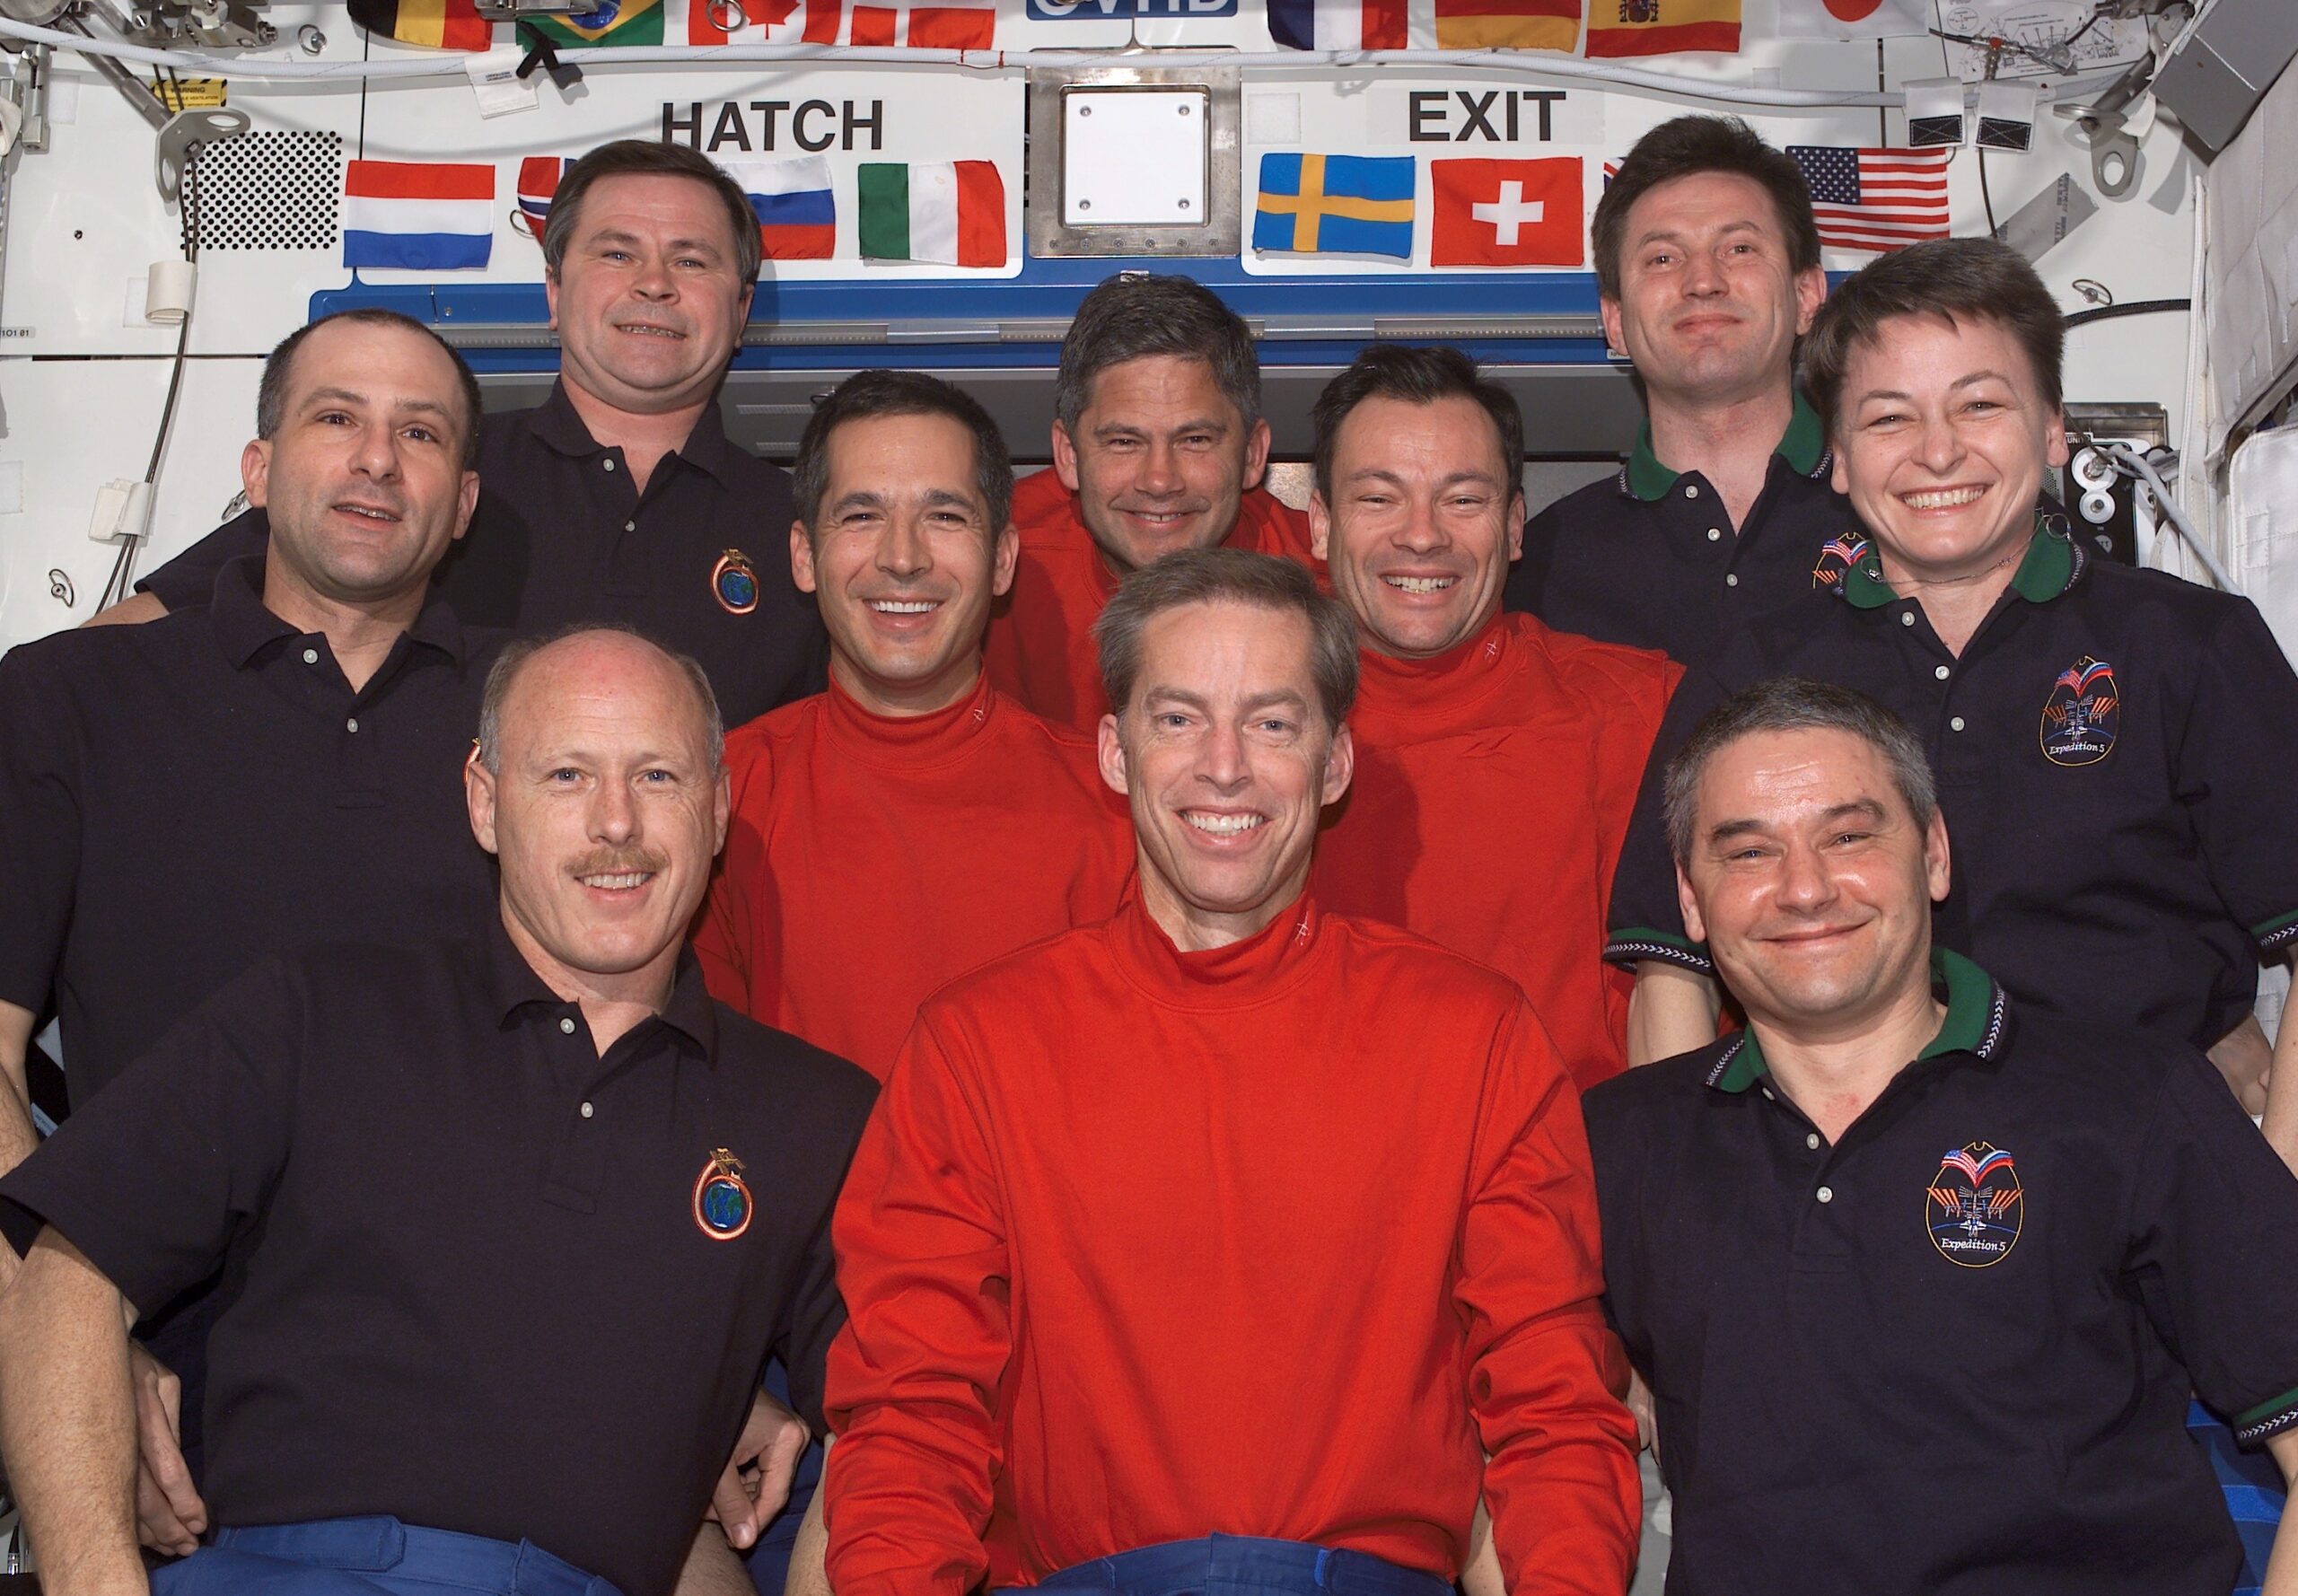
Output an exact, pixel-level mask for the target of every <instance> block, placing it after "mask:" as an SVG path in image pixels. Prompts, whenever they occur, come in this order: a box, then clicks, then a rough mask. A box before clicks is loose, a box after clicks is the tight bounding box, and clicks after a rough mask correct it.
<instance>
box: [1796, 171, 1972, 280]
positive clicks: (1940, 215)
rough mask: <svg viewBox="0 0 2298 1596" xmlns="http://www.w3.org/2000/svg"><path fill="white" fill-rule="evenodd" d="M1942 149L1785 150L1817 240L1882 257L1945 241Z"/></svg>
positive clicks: (1945, 218) (1945, 202) (1945, 223)
mask: <svg viewBox="0 0 2298 1596" xmlns="http://www.w3.org/2000/svg"><path fill="white" fill-rule="evenodd" d="M1787 153H1788V154H1789V155H1790V156H1792V157H1793V158H1794V162H1795V164H1796V165H1797V166H1799V167H1801V168H1802V172H1803V181H1804V183H1805V185H1806V186H1807V187H1809V188H1810V189H1811V214H1812V215H1813V216H1814V217H1816V218H1817V219H1818V221H1819V224H1820V243H1822V244H1825V245H1827V246H1828V247H1829V248H1830V249H1836V250H1867V251H1869V252H1870V253H1873V254H1879V255H1880V254H1882V253H1884V252H1886V251H1888V250H1903V249H1905V248H1906V247H1907V246H1908V245H1909V244H1915V243H1921V242H1922V241H1924V240H1925V239H1933V238H1945V237H1946V236H1947V232H1948V227H1947V157H1948V156H1949V155H1950V154H1951V153H1952V151H1951V150H1949V149H1946V148H1940V149H1930V150H1881V149H1871V150H1862V149H1851V148H1847V147H1845V146H1842V145H1788V146H1787Z"/></svg>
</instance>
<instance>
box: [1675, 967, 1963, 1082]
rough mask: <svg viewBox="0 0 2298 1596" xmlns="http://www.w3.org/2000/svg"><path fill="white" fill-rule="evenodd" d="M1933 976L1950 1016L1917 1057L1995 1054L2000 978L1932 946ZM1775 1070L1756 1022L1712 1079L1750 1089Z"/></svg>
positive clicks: (1918, 1059) (1740, 1039)
mask: <svg viewBox="0 0 2298 1596" xmlns="http://www.w3.org/2000/svg"><path fill="white" fill-rule="evenodd" d="M1931 980H1932V984H1933V985H1934V986H1943V987H1946V988H1947V1017H1946V1018H1945V1019H1944V1020H1943V1021H1941V1022H1940V1023H1939V1034H1938V1035H1936V1036H1934V1037H1933V1038H1932V1039H1931V1045H1930V1046H1928V1047H1926V1048H1924V1049H1923V1051H1922V1052H1920V1053H1918V1054H1916V1056H1915V1058H1916V1062H1917V1063H1920V1062H1922V1061H1923V1060H1924V1059H1926V1058H1937V1057H1940V1056H1941V1055H1942V1054H1946V1053H1969V1054H1972V1055H1974V1056H1976V1057H1980V1058H1992V1057H1994V1056H1995V1047H1996V1045H1997V1044H1998V1043H1999V1042H2001V1041H2002V1039H2003V993H2002V989H2001V988H2000V987H1997V986H1995V980H1994V978H1993V977H1991V976H1989V975H1988V974H1987V972H1986V971H1985V970H1983V969H1980V968H1979V967H1978V965H1976V964H1973V963H1972V962H1971V961H1970V960H1968V959H1966V958H1964V957H1963V956H1962V955H1961V954H1960V953H1957V952H1954V951H1951V950H1949V949H1946V948H1934V949H1932V950H1931ZM1770 1073H1771V1066H1770V1065H1768V1064H1767V1063H1766V1062H1765V1061H1764V1057H1763V1045H1762V1044H1761V1043H1760V1042H1759V1041H1757V1040H1756V1032H1755V1027H1753V1026H1750V1027H1749V1028H1748V1029H1747V1030H1743V1031H1741V1033H1740V1038H1739V1040H1738V1041H1736V1042H1734V1043H1733V1044H1732V1050H1731V1051H1730V1052H1729V1053H1726V1054H1725V1055H1724V1056H1723V1057H1722V1058H1721V1059H1719V1060H1718V1061H1717V1064H1716V1069H1715V1074H1712V1075H1711V1076H1709V1078H1708V1082H1707V1083H1708V1084H1709V1085H1710V1086H1713V1087H1715V1089H1716V1090H1717V1091H1718V1092H1745V1091H1746V1090H1747V1089H1748V1088H1749V1087H1750V1086H1752V1085H1754V1084H1755V1083H1757V1082H1758V1081H1759V1080H1760V1079H1762V1078H1763V1077H1764V1076H1765V1075H1767V1074H1770Z"/></svg>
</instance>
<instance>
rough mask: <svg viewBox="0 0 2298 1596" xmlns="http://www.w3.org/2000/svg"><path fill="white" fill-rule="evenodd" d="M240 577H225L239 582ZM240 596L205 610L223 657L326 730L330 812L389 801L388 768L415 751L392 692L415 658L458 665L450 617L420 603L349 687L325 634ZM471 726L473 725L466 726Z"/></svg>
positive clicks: (459, 642)
mask: <svg viewBox="0 0 2298 1596" xmlns="http://www.w3.org/2000/svg"><path fill="white" fill-rule="evenodd" d="M260 569H261V566H260V564H258V565H256V566H250V567H247V568H245V570H244V572H243V576H244V579H245V580H246V581H252V580H255V579H256V574H257V573H258V572H259V571H260ZM228 579H229V580H232V581H233V582H242V574H234V575H232V576H230V577H229V578H228ZM242 584H243V583H242ZM243 597H244V595H242V594H241V593H239V592H236V591H235V590H226V592H225V595H224V601H223V602H221V603H219V604H218V605H216V606H215V609H213V610H212V611H211V612H210V613H211V614H212V616H213V618H214V620H215V636H216V641H217V642H218V643H219V644H221V645H223V648H224V658H225V659H226V660H227V661H229V662H230V663H231V665H232V669H234V670H237V671H249V672H250V673H252V674H253V675H254V676H255V677H256V678H257V680H260V681H261V682H262V683H263V684H264V685H265V686H266V687H267V688H270V689H271V690H272V691H273V692H275V693H276V694H278V696H279V697H280V699H281V701H282V702H283V703H284V704H285V706H287V707H288V709H289V710H290V711H291V712H293V713H295V714H298V715H308V716H310V717H311V719H312V720H313V721H315V722H316V723H318V724H320V725H321V726H326V727H329V728H331V729H332V731H331V736H330V737H329V743H330V744H331V752H332V758H331V759H330V760H329V766H328V775H327V782H328V785H329V787H330V788H331V789H332V793H333V800H332V801H333V805H334V807H335V808H337V809H375V808H381V807H382V805H384V804H385V803H386V802H389V799H388V798H387V796H386V792H387V787H388V784H389V781H390V773H391V771H392V770H393V768H394V767H395V766H397V765H398V764H399V762H401V761H404V760H405V759H408V758H410V757H412V756H413V755H414V753H415V751H416V750H415V749H414V747H413V745H412V744H411V742H410V741H408V740H407V739H405V738H402V737H400V736H399V731H400V727H399V716H398V715H397V713H396V712H395V707H394V706H393V705H392V704H391V701H390V700H391V697H392V688H393V687H394V686H395V684H396V683H397V682H398V680H399V679H400V677H402V676H403V675H404V674H405V673H406V672H407V671H410V670H413V669H416V668H417V660H416V658H415V656H416V655H417V654H419V653H425V652H428V653H432V654H434V656H437V657H438V658H440V659H441V660H443V662H446V663H447V664H449V665H451V666H453V667H455V668H460V667H461V665H462V663H463V639H462V631H461V628H460V627H459V626H457V625H456V623H455V619H454V616H453V614H452V611H450V610H449V609H448V608H447V607H446V606H445V605H443V604H440V603H436V602H434V603H431V604H427V605H425V607H424V609H423V612H422V613H421V614H420V615H418V616H417V618H416V621H415V624H414V625H413V626H412V627H409V628H408V630H407V631H405V632H403V633H401V634H400V635H399V638H398V640H397V641H396V642H394V643H393V644H392V645H391V649H390V653H388V654H387V655H385V656H384V658H383V662H382V664H381V665H379V666H377V667H376V669H375V672H374V674H373V675H372V676H370V677H369V678H368V679H367V680H366V681H365V682H364V683H363V684H362V685H360V686H359V687H357V688H354V687H353V686H352V685H351V681H350V679H349V678H348V677H346V676H345V675H344V673H343V666H342V664H341V663H340V662H338V660H337V659H336V657H335V650H334V649H333V648H332V647H331V646H330V645H329V642H328V638H327V634H326V633H324V632H300V633H299V632H297V631H296V630H295V628H294V627H291V626H289V625H288V624H287V623H286V622H285V621H284V620H281V619H280V618H278V617H277V616H276V615H274V614H272V613H271V611H269V610H268V609H264V608H262V607H261V605H260V604H257V605H252V606H251V605H249V604H247V603H245V602H243V601H241V600H242V598H243ZM471 729H472V731H473V732H476V731H477V730H478V727H477V725H476V724H475V723H474V725H473V726H472V728H471Z"/></svg>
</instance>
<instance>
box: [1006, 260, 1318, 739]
mask: <svg viewBox="0 0 2298 1596" xmlns="http://www.w3.org/2000/svg"><path fill="white" fill-rule="evenodd" d="M1267 464H1268V423H1267V421H1266V420H1264V419H1263V418H1262V417H1261V414H1260V363H1259V361H1258V360H1257V359H1256V358H1255V357H1254V355H1253V341H1252V334H1251V333H1250V331H1248V330H1247V329H1246V327H1245V324H1244V321H1243V320H1241V318H1240V317H1239V316H1238V315H1237V313H1236V312H1235V311H1232V310H1230V309H1229V307H1228V306H1226V305H1224V304H1223V303H1221V301H1220V299H1219V298H1218V297H1217V296H1215V294H1214V293H1213V291H1212V290H1211V289H1209V288H1206V286H1205V285H1202V284H1200V283H1198V282H1196V281H1195V280H1194V279H1192V278H1188V277H1181V276H1150V275H1148V274H1145V273H1142V272H1119V273H1118V275H1117V276H1113V277H1110V278H1109V279H1108V280H1107V281H1105V282H1103V283H1102V284H1101V285H1100V286H1099V287H1097V288H1095V289H1094V290H1093V291H1092V293H1091V294H1087V295H1086V296H1085V298H1084V300H1083V303H1080V304H1079V305H1078V307H1077V315H1076V319H1075V320H1074V321H1072V322H1071V323H1070V327H1069V332H1068V335H1067V336H1066V338H1063V339H1062V341H1061V369H1060V372H1059V374H1058V376H1057V379H1056V382H1055V387H1054V422H1053V469H1051V470H1049V471H1039V472H1038V473H1036V474H1035V475H1033V476H1031V477H1028V478H1024V479H1023V480H1022V483H1021V484H1020V486H1019V487H1016V488H1015V489H1014V493H1013V524H1014V526H1015V527H1016V528H1017V529H1018V530H1019V531H1020V533H1021V553H1020V557H1019V559H1018V561H1017V563H1016V566H1015V568H1014V574H1013V592H1012V593H1011V595H1010V596H1009V597H1008V599H1007V600H1006V601H1005V602H1004V604H1003V605H1002V606H1000V607H999V608H998V609H996V610H995V611H993V613H992V616H991V619H990V625H989V642H988V647H987V653H986V655H985V658H986V659H987V664H988V670H989V680H990V683H991V685H992V686H994V687H996V688H997V690H998V691H999V692H1002V693H1004V694H1006V695H1007V696H1008V697H1013V698H1017V699H1019V700H1020V701H1021V702H1022V704H1023V705H1025V706H1028V707H1029V708H1030V709H1032V710H1034V711H1035V712H1037V713H1038V714H1039V715H1043V716H1045V717H1046V719H1048V720H1049V721H1054V722H1056V723H1059V724H1062V725H1066V726H1074V727H1075V728H1077V729H1078V730H1080V731H1082V732H1085V733H1086V734H1087V735H1089V736H1090V735H1092V732H1093V730H1094V728H1095V726H1096V725H1097V724H1099V723H1100V721H1101V715H1102V714H1103V712H1104V711H1106V710H1107V709H1108V707H1109V706H1108V705H1107V703H1105V702H1104V701H1103V699H1102V697H1101V670H1100V666H1099V663H1098V662H1097V660H1096V658H1095V655H1094V652H1093V621H1094V619H1095V618H1096V617H1098V616H1099V615H1100V614H1101V608H1102V606H1103V605H1105V604H1107V603H1108V602H1109V601H1110V594H1112V593H1114V592H1116V591H1117V585H1118V583H1119V582H1120V581H1122V580H1123V579H1124V577H1125V574H1126V573H1127V572H1128V571H1135V570H1138V569H1140V568H1141V567H1142V566H1145V565H1148V564H1149V563H1150V562H1151V561H1153V560H1154V559H1156V558H1157V557H1159V556H1161V555H1166V554H1171V553H1172V552H1174V551H1175V550H1176V549H1182V548H1242V549H1248V550H1250V551H1253V552H1255V553H1259V554H1277V555H1283V556H1285V557H1287V558H1289V559H1296V560H1300V561H1302V562H1303V563H1304V564H1305V563H1308V562H1309V561H1310V559H1311V556H1310V554H1309V528H1308V522H1306V521H1305V520H1304V519H1303V518H1302V514H1301V513H1300V512H1299V511H1297V510H1294V509H1293V508H1291V507H1290V506H1288V505H1286V504H1285V503H1284V502H1283V501H1281V500H1279V499H1278V498H1277V497H1276V495H1274V494H1271V493H1270V492H1269V491H1268V490H1267V488H1266V487H1262V486H1261V477H1262V473H1263V472H1264V471H1265V470H1266V469H1267Z"/></svg>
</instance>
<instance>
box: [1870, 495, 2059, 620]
mask: <svg viewBox="0 0 2298 1596" xmlns="http://www.w3.org/2000/svg"><path fill="white" fill-rule="evenodd" d="M2082 569H2083V566H2082V563H2081V561H2080V560H2079V559H2077V558H2076V557H2075V553H2074V541H2073V539H2070V538H2068V536H2067V535H2066V533H2065V532H2064V531H2060V530H2059V529H2058V528H2057V527H2055V526H2053V525H2052V524H2051V519H2050V517H2049V516H2048V515H2046V514H2045V513H2043V512H2042V511H2040V510H2038V511H2036V512H2035V530H2034V532H2033V534H2032V535H2031V536H2030V537H2029V538H2028V539H2027V553H2026V556H2025V557H2024V558H2022V559H2021V560H2020V562H2019V568H2018V570H2017V571H2015V572H2014V573H2013V574H2012V577H2011V591H2012V592H2015V593H2017V594H2018V595H2019V596H2020V597H2021V598H2022V599H2024V600H2026V601H2027V602H2029V603H2030V604H2048V603H2049V602H2050V601H2052V600H2053V599H2056V598H2057V597H2058V596H2059V595H2060V594H2061V593H2064V592H2066V590H2067V589H2068V588H2070V587H2073V586H2074V579H2075V577H2076V576H2078V575H2080V574H2082ZM1843 596H1844V597H1845V598H1846V600H1848V601H1850V603H1851V605H1852V607H1853V608H1854V609H1881V608H1882V607H1883V606H1884V605H1886V604H1889V603H1891V602H1893V601H1896V600H1897V599H1898V598H1899V593H1898V592H1896V591H1895V590H1894V589H1893V588H1892V587H1891V585H1890V583H1887V582H1885V581H1884V580H1883V557H1882V556H1881V554H1879V553H1877V552H1876V551H1875V540H1874V539H1873V538H1869V539H1868V540H1867V557H1866V558H1865V559H1864V560H1862V561H1860V562H1859V563H1858V564H1857V565H1855V566H1850V567H1849V568H1848V569H1846V571H1845V572H1844V574H1843Z"/></svg>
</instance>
